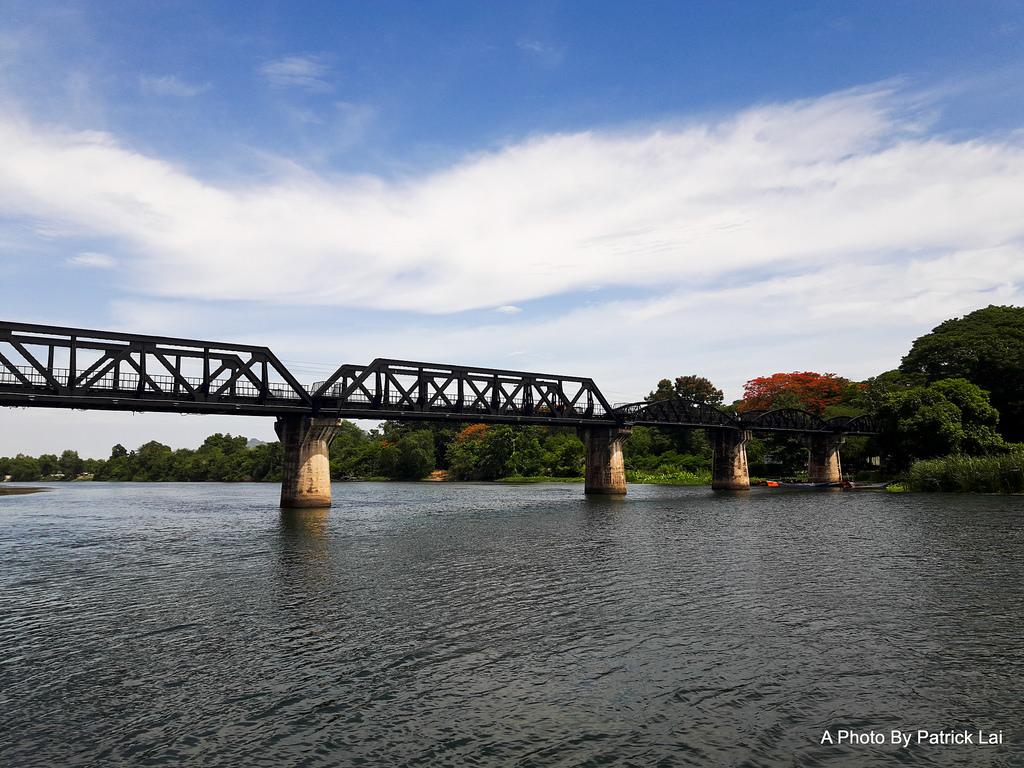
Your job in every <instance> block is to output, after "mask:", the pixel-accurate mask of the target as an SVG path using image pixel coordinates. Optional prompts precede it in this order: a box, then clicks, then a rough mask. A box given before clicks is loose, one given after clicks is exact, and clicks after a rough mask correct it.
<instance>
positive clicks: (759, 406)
mask: <svg viewBox="0 0 1024 768" xmlns="http://www.w3.org/2000/svg"><path fill="white" fill-rule="evenodd" d="M858 389H859V385H857V384H853V383H852V382H850V380H849V379H844V378H843V377H842V376H836V375H835V374H834V373H814V372H813V371H803V372H794V373H773V374H772V375H771V376H759V377H758V378H756V379H751V380H750V381H748V382H747V383H746V384H744V385H743V400H741V401H740V402H739V404H738V406H737V407H738V410H740V411H756V410H770V409H773V408H802V409H804V410H805V411H810V412H811V413H815V414H817V415H819V416H820V415H822V414H823V413H824V412H825V409H826V408H828V407H830V406H834V405H839V404H840V403H842V402H844V401H845V400H846V399H847V398H848V397H849V396H850V395H851V394H852V393H853V392H856V391H857V390H858Z"/></svg>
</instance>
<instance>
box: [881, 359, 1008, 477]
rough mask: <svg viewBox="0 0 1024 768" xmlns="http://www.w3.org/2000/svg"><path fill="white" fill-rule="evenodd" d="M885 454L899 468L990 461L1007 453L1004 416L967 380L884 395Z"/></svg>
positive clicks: (909, 387) (981, 390)
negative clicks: (956, 458) (960, 459)
mask: <svg viewBox="0 0 1024 768" xmlns="http://www.w3.org/2000/svg"><path fill="white" fill-rule="evenodd" d="M877 413H878V415H879V417H880V418H881V420H882V423H883V426H884V432H883V434H882V436H881V440H880V442H881V445H882V447H883V450H885V451H886V452H887V454H888V455H889V456H891V457H892V458H893V459H894V460H895V462H896V464H898V465H899V466H904V465H906V464H907V463H908V462H909V461H910V460H911V459H928V458H933V457H936V456H944V455H947V454H965V455H968V456H978V455H987V454H992V453H999V452H1002V451H1004V450H1005V447H1006V446H1005V443H1004V441H1003V438H1002V436H1001V435H1000V434H999V432H998V431H997V429H996V426H997V425H998V423H999V412H998V411H997V410H996V409H995V408H993V407H992V405H991V403H990V402H989V398H988V393H987V392H985V391H984V390H983V389H981V388H980V387H978V386H977V385H975V384H972V383H971V382H969V381H966V380H965V379H942V380H941V381H936V382H933V383H931V384H922V385H916V386H906V387H903V388H896V389H892V390H891V391H887V392H885V393H884V394H882V396H881V398H880V402H879V403H878V408H877Z"/></svg>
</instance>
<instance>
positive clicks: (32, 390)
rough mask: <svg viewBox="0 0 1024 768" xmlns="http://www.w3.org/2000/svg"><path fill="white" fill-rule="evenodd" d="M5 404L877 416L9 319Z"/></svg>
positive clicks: (617, 422)
mask: <svg viewBox="0 0 1024 768" xmlns="http://www.w3.org/2000/svg"><path fill="white" fill-rule="evenodd" d="M0 405H6V406H21V407H50V408H80V409H106V410H120V411H165V412H166V411H170V412H176V413H212V414H238V415H248V416H291V415H300V416H301V415H309V416H319V417H326V418H343V417H344V418H354V419H406V420H416V419H418V420H426V421H456V422H482V423H515V424H540V425H550V426H576V427H585V426H594V427H598V426H605V427H613V426H629V425H633V424H641V425H653V426H662V427H688V428H697V429H724V430H747V431H755V432H790V433H800V434H815V433H817V434H845V435H871V434H876V433H877V431H878V430H877V425H876V424H875V423H874V421H873V420H872V419H871V417H869V416H857V417H848V416H841V417H836V418H832V419H827V420H826V419H822V418H820V417H818V416H815V415H814V414H811V413H808V412H806V411H802V410H798V409H791V408H787V409H781V410H773V411H752V412H746V413H741V414H736V413H731V412H729V411H727V410H723V409H720V408H715V407H713V406H710V405H706V404H702V403H694V402H689V401H686V400H682V399H668V400H659V401H655V402H646V401H645V402H636V403H629V404H626V405H618V406H613V405H611V404H610V403H609V402H608V401H607V399H606V398H605V397H604V395H602V394H601V391H600V390H599V389H598V388H597V385H596V384H594V381H593V380H592V379H588V378H580V377H575V376H557V375H551V374H541V373H529V372H525V371H511V370H503V369H498V368H477V367H467V366H458V365H439V364H437V363H422V362H410V361H405V360H390V359H384V358H378V359H377V360H374V361H373V362H371V363H370V364H369V365H342V366H341V367H339V368H338V369H337V370H336V371H335V372H334V374H333V375H331V376H330V377H329V378H328V379H327V380H326V381H322V382H317V383H315V384H313V385H312V386H308V387H307V386H303V385H302V384H300V383H299V381H298V380H297V379H296V378H295V377H294V376H293V375H292V374H291V373H290V372H289V371H288V369H287V368H286V367H285V366H284V364H283V363H282V362H281V361H280V360H279V359H278V358H277V356H276V355H274V353H273V352H272V351H271V350H270V349H268V348H267V347H256V346H247V345H242V344H223V343H219V342H210V341H197V340H194V339H179V338H171V337H162V336H145V335H138V334H127V333H113V332H108V331H94V330H85V329H81V328H64V327H57V326H48V325H33V324H27V323H13V322H3V321H0Z"/></svg>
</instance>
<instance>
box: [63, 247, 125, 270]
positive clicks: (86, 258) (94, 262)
mask: <svg viewBox="0 0 1024 768" xmlns="http://www.w3.org/2000/svg"><path fill="white" fill-rule="evenodd" d="M68 264H70V265H72V266H74V267H90V268H92V269H111V268H112V267H114V266H116V265H117V261H116V260H115V259H114V257H113V256H109V255H107V254H105V253H96V252H95V251H83V252H82V253H79V254H76V255H75V256H72V257H71V258H70V259H68Z"/></svg>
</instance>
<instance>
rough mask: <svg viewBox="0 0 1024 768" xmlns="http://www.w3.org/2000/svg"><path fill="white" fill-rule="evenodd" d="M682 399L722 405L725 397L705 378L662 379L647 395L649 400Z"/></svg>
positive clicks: (678, 377) (677, 377) (680, 377)
mask: <svg viewBox="0 0 1024 768" xmlns="http://www.w3.org/2000/svg"><path fill="white" fill-rule="evenodd" d="M670 397H681V398H683V399H684V400H692V401H693V402H695V403H707V404H708V405H721V404H722V401H723V399H724V397H725V395H724V394H723V393H722V390H720V389H719V388H718V387H716V386H715V385H714V384H712V383H711V381H710V379H706V378H704V377H703V376H676V378H675V380H674V381H673V380H671V379H662V380H661V381H659V382H658V386H657V388H656V389H655V390H654V391H653V392H651V393H650V394H648V395H647V398H646V399H647V400H648V401H651V400H665V399H667V398H670Z"/></svg>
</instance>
